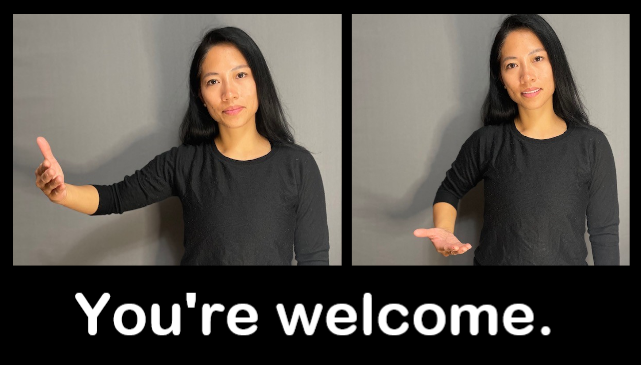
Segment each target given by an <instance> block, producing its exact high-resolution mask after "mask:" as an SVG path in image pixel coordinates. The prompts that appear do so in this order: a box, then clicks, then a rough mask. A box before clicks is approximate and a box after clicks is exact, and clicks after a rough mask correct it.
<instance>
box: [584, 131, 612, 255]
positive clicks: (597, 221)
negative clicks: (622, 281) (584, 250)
mask: <svg viewBox="0 0 641 365" xmlns="http://www.w3.org/2000/svg"><path fill="white" fill-rule="evenodd" d="M592 160H593V161H592V181H591V182H590V201H589V202H588V207H587V210H586V216H587V226H588V233H589V235H590V244H591V245H592V258H593V259H594V265H620V259H619V200H618V194H617V178H616V167H615V164H614V155H613V154H612V148H611V147H610V144H609V142H608V140H607V138H606V137H605V135H603V134H600V135H599V137H598V138H595V139H594V149H593V153H592Z"/></svg>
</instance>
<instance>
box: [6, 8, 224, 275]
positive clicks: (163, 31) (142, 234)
mask: <svg viewBox="0 0 641 365" xmlns="http://www.w3.org/2000/svg"><path fill="white" fill-rule="evenodd" d="M182 20H183V18H181V17H173V18H172V17H166V18H162V19H161V21H157V22H155V23H153V24H149V25H148V28H147V30H148V33H147V36H146V38H145V40H146V41H147V43H146V42H144V41H143V42H142V43H143V44H145V45H146V46H147V47H148V49H147V54H149V55H150V57H149V60H148V62H149V67H151V68H152V69H153V72H152V74H156V75H167V77H158V78H155V79H154V80H153V83H154V90H155V92H157V94H156V95H157V96H156V100H154V103H155V104H154V105H155V106H156V110H155V115H150V117H149V118H150V119H153V120H154V121H155V122H156V125H155V128H153V129H151V130H149V133H148V134H145V135H144V136H143V137H141V138H137V139H136V138H135V137H133V138H132V135H131V134H129V135H126V136H124V135H123V138H122V139H119V140H118V141H113V148H109V152H110V154H109V155H108V156H109V158H110V159H109V160H108V161H106V162H104V163H102V164H100V165H98V166H95V167H92V168H90V169H86V168H80V167H76V166H77V164H76V165H74V163H75V162H74V161H69V160H68V159H67V158H65V157H64V156H56V158H57V159H58V161H59V162H60V165H61V166H62V168H63V171H64V173H65V181H68V182H69V183H72V184H85V183H87V184H91V183H93V184H105V185H108V184H112V183H116V182H118V181H122V179H123V178H124V176H125V175H130V174H132V173H133V172H134V171H135V170H137V169H140V168H142V167H143V166H144V165H146V164H147V162H149V161H150V160H151V159H152V158H153V157H154V156H155V155H157V154H160V153H162V152H165V151H167V150H169V149H170V148H171V147H173V146H177V145H179V144H180V141H179V138H178V129H179V125H180V122H181V121H182V116H183V113H184V111H185V109H186V105H187V101H186V99H187V95H188V85H187V78H188V73H189V63H186V62H185V59H186V57H185V54H184V53H185V52H188V53H189V52H192V48H193V46H194V44H193V43H194V40H195V39H196V40H197V37H199V36H200V35H201V34H200V33H199V32H200V31H201V29H196V30H188V31H186V29H184V24H183V23H182ZM212 21H214V22H215V19H214V20H212ZM190 31H193V32H192V33H193V34H189V32H190ZM176 34H178V35H181V37H183V38H182V39H178V40H176V41H175V42H168V41H167V40H166V39H175V38H176V37H177V36H176ZM194 35H195V36H196V38H194ZM186 39H188V41H186ZM163 40H164V41H163ZM187 62H191V59H189V60H188V61H187ZM176 65H179V67H178V68H177V67H176ZM176 95H180V96H181V98H176ZM131 122H132V123H135V122H136V121H131ZM45 133H46V132H45ZM44 137H45V138H46V137H47V136H46V135H44ZM123 141H127V143H123ZM50 143H51V144H52V146H51V147H52V150H53V153H54V155H55V154H56V145H55V143H53V142H51V141H50ZM26 145H27V146H31V147H29V148H27V149H26V150H25V149H24V148H20V147H16V146H15V145H14V148H13V169H14V175H17V176H16V177H17V178H18V180H19V181H22V180H23V179H24V183H25V186H28V185H32V186H33V189H29V190H27V191H28V192H29V193H33V194H34V195H39V196H40V197H41V198H42V199H47V198H46V197H45V196H44V194H43V193H42V192H41V191H40V190H39V189H38V188H37V187H36V186H35V183H34V170H35V169H36V167H37V166H38V164H39V163H40V162H42V155H41V154H40V151H39V149H38V146H37V144H36V135H34V136H33V141H32V142H31V141H29V143H27V144H26ZM121 146H122V147H121ZM112 151H115V153H113V154H112V153H111V152H112ZM132 156H147V157H148V158H147V160H144V159H142V158H141V157H138V158H135V157H132ZM123 172H124V174H123ZM52 204H53V203H52ZM65 209H66V208H65ZM141 209H145V210H147V212H155V213H157V214H156V215H153V214H148V215H140V214H131V213H129V214H128V212H125V213H123V214H122V215H121V216H118V219H115V220H113V222H110V223H107V224H105V225H102V226H101V227H100V228H99V229H97V230H96V231H94V232H91V233H90V234H87V235H86V236H85V237H82V238H80V239H79V240H78V241H77V242H76V243H75V245H74V246H73V248H71V249H69V250H68V251H67V252H66V253H65V254H64V256H62V259H55V260H52V258H51V257H48V256H47V255H46V253H43V254H41V255H40V256H39V257H38V262H36V263H35V264H42V265H94V264H100V263H101V262H102V261H103V259H104V257H106V256H110V255H117V254H119V253H122V252H127V251H128V250H131V249H132V246H134V245H139V244H140V242H147V243H146V245H148V246H152V244H150V243H149V242H153V243H154V244H153V246H154V248H155V252H152V254H153V255H154V256H155V258H153V257H150V258H149V259H146V260H145V262H148V263H149V264H156V265H178V264H179V263H180V259H181V258H182V254H183V252H184V246H183V232H184V224H183V216H182V214H183V212H182V205H181V203H180V200H179V199H178V198H177V197H171V198H169V199H166V200H164V201H161V202H158V203H156V204H152V205H150V206H147V207H143V208H141ZM78 214H82V213H78ZM116 216H117V215H116ZM132 218H133V219H132ZM92 219H101V217H92ZM141 226H144V227H148V228H149V229H144V230H141V229H140V227H141ZM156 230H157V232H158V233H157V234H155V232H156ZM149 232H152V234H149ZM152 249H153V248H152ZM150 252H151V251H150Z"/></svg>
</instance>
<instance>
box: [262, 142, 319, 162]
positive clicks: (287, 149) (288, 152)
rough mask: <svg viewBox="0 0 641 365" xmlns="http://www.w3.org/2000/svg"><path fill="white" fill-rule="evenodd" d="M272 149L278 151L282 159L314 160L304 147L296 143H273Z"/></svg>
mask: <svg viewBox="0 0 641 365" xmlns="http://www.w3.org/2000/svg"><path fill="white" fill-rule="evenodd" d="M272 146H273V148H275V149H277V150H278V151H279V154H281V155H282V156H284V157H288V158H294V159H309V158H312V159H313V158H314V157H313V155H312V153H311V152H310V151H309V150H308V149H307V148H305V147H303V146H301V145H299V144H296V143H273V145H272Z"/></svg>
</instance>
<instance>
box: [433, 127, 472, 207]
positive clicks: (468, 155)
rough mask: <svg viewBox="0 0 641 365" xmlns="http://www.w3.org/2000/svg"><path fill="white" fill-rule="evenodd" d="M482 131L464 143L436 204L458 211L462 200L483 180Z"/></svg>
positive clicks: (446, 176)
mask: <svg viewBox="0 0 641 365" xmlns="http://www.w3.org/2000/svg"><path fill="white" fill-rule="evenodd" d="M481 145H482V143H481V136H480V130H477V131H475V132H474V133H472V135H471V136H470V137H469V138H468V139H467V140H466V141H465V143H463V146H461V149H460V150H459V153H458V155H457V156H456V159H455V160H454V162H453V163H452V166H451V167H450V169H449V170H448V171H447V172H446V173H445V179H444V180H443V182H441V185H440V186H439V188H438V190H437V191H436V196H435V198H434V203H433V204H436V203H440V202H446V203H449V204H451V205H452V206H453V207H454V208H455V209H457V210H458V203H459V201H460V200H461V198H462V197H463V196H464V195H465V194H467V192H468V191H470V190H472V188H474V187H475V186H476V185H477V184H478V183H479V182H480V181H481V179H482V177H483V174H482V169H483V166H482V155H483V154H482V151H481Z"/></svg>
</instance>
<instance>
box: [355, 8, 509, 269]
mask: <svg viewBox="0 0 641 365" xmlns="http://www.w3.org/2000/svg"><path fill="white" fill-rule="evenodd" d="M444 17H445V19H446V22H449V23H448V24H446V27H447V32H446V34H447V35H448V37H449V38H448V39H447V41H446V42H447V43H448V44H452V45H456V47H455V48H454V49H455V50H456V52H458V54H457V55H456V56H455V57H452V60H451V62H452V63H453V65H452V69H453V70H456V73H455V74H453V75H452V78H451V79H448V82H445V83H443V85H444V86H443V87H448V88H452V89H453V90H458V98H457V99H458V103H456V107H455V108H454V111H453V112H452V113H450V114H449V116H447V117H445V118H443V120H440V121H433V123H436V125H437V126H444V127H443V129H442V132H441V131H439V132H435V133H434V134H433V135H432V136H431V140H430V141H426V142H428V143H429V145H430V146H438V150H437V152H436V153H434V152H433V150H431V151H429V152H427V153H428V155H427V156H426V158H425V159H424V161H426V162H427V163H428V166H427V167H426V171H425V173H424V174H423V177H422V178H420V179H418V181H417V182H416V183H415V184H414V185H413V187H412V188H411V189H409V190H408V191H407V192H405V194H403V197H402V198H401V199H400V200H398V199H395V198H390V197H387V196H381V195H378V194H373V193H371V192H369V191H368V189H363V188H362V187H354V188H353V189H352V191H353V211H352V214H353V216H354V217H358V218H362V219H363V221H367V222H372V223H373V224H371V225H369V228H368V229H372V230H375V231H376V232H381V234H390V233H391V234H398V235H399V236H408V235H409V236H411V237H412V238H413V239H421V240H424V242H425V244H426V245H427V246H428V247H427V250H426V251H425V252H426V256H425V257H424V258H422V262H424V263H422V264H425V265H472V262H473V258H474V254H473V250H472V251H469V252H468V253H466V254H463V255H457V256H450V257H444V256H442V255H441V254H438V253H437V252H436V250H435V249H434V248H433V245H432V243H431V241H430V240H429V239H427V238H416V237H414V236H413V230H414V229H416V228H431V227H433V226H434V225H433V217H432V203H433V201H434V197H435V195H436V191H437V189H438V188H439V186H440V184H441V182H442V181H443V179H444V178H445V173H446V172H447V170H448V169H449V168H450V167H451V164H452V162H454V159H455V158H456V156H457V155H458V152H459V151H460V148H461V146H462V145H463V143H464V142H465V140H466V139H467V138H468V137H469V136H470V135H471V134H472V132H474V131H475V130H477V129H478V128H481V127H482V126H483V123H482V121H481V118H480V110H481V105H482V103H483V99H484V97H485V93H486V91H487V74H488V71H487V64H486V62H487V61H486V60H487V57H488V56H489V47H490V45H491V42H492V39H491V38H490V37H491V34H490V33H491V32H487V29H486V28H485V25H482V24H486V23H487V22H491V23H493V24H494V23H496V22H497V20H498V19H499V18H500V17H501V16H500V15H464V14H463V15H451V16H444ZM481 17H484V18H487V19H483V18H481ZM442 43H443V41H442V40H438V41H435V47H436V48H438V47H439V46H440V45H441V44H442ZM426 47H427V46H426ZM479 60H483V62H479ZM423 84H424V85H434V80H429V79H425V80H423ZM439 87H440V86H439ZM426 123H432V121H426ZM483 187H484V184H483V181H481V182H480V183H479V184H478V185H477V186H475V187H474V188H473V189H471V190H470V191H469V192H468V193H467V194H466V195H465V196H464V197H463V198H462V199H461V200H460V202H459V206H458V213H457V218H456V229H455V235H456V237H457V238H459V239H460V240H461V242H463V243H470V244H472V247H473V249H476V247H478V241H479V238H480V235H481V230H482V226H483V205H484V192H483ZM417 215H420V216H421V217H424V219H423V220H420V222H423V223H420V225H419V226H417V227H409V226H408V224H409V223H411V222H417V221H418V219H417ZM364 255H367V254H364ZM395 255H396V258H397V259H402V260H408V259H410V260H411V261H412V262H417V259H416V258H408V257H407V256H405V257H402V255H403V254H395ZM368 259H371V257H369V258H368Z"/></svg>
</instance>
